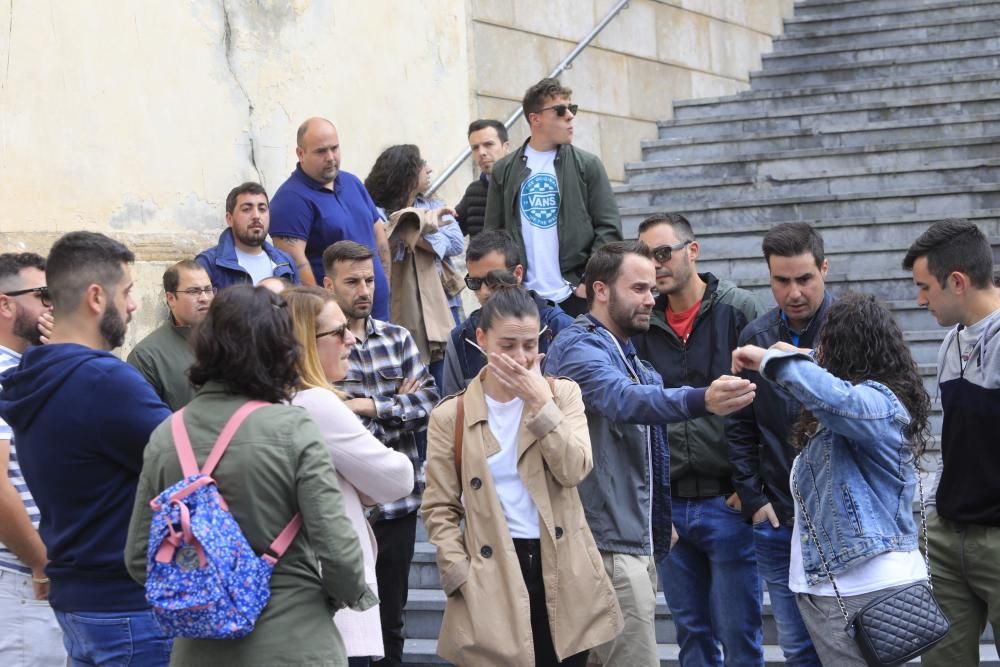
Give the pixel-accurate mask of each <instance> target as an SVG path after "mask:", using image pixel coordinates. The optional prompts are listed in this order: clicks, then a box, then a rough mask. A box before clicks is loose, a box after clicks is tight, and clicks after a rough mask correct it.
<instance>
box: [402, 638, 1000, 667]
mask: <svg viewBox="0 0 1000 667" xmlns="http://www.w3.org/2000/svg"><path fill="white" fill-rule="evenodd" d="M436 647H437V640H436V639H407V640H406V647H405V653H404V656H403V664H404V665H406V666H407V667H441V666H442V665H449V664H450V663H447V662H445V661H444V660H442V659H441V658H439V657H438V656H437V654H436ZM659 653H660V666H661V667H680V661H679V655H680V649H679V648H678V646H677V645H676V644H660V645H659ZM979 654H980V663H979V664H980V665H982V666H983V667H996V666H997V665H1000V659H998V658H997V651H996V648H995V647H994V646H993V645H992V644H980V647H979ZM784 664H785V659H784V656H783V655H782V653H781V649H780V648H779V647H778V646H775V645H771V644H769V645H766V646H764V667H781V666H783V665H784ZM907 664H915V665H918V664H920V658H917V659H916V660H914V661H911V662H910V663H907Z"/></svg>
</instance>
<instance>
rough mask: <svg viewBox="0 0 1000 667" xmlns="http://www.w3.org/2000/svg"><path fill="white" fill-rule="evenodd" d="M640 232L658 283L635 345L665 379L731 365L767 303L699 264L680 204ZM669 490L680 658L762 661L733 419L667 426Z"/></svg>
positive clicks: (713, 373) (661, 565)
mask: <svg viewBox="0 0 1000 667" xmlns="http://www.w3.org/2000/svg"><path fill="white" fill-rule="evenodd" d="M639 240H640V241H642V242H643V243H645V244H646V245H647V246H649V247H650V248H651V249H652V254H653V264H654V266H655V267H656V288H657V289H658V290H659V291H660V295H659V296H658V297H657V298H656V302H655V303H654V304H653V312H652V317H651V318H650V327H649V329H648V330H647V331H646V332H645V333H641V334H639V335H637V336H636V337H635V338H634V339H633V340H634V341H635V348H636V350H637V351H638V353H639V357H640V358H641V359H645V360H646V361H648V362H650V363H651V364H652V365H653V368H655V369H656V372H658V373H659V374H660V375H661V376H662V377H663V385H664V386H665V387H684V386H690V387H701V386H704V385H707V384H709V383H710V382H711V381H712V380H714V379H715V378H717V377H719V376H720V375H725V374H726V373H728V372H729V367H730V363H731V356H732V355H731V353H732V351H733V349H735V348H736V346H737V341H738V340H739V336H740V332H741V331H743V329H744V328H745V327H746V326H747V324H748V323H750V322H752V321H753V320H754V319H756V318H757V317H758V316H760V315H761V314H763V312H764V310H763V308H762V307H761V305H760V303H759V302H758V301H757V299H756V298H755V297H754V296H753V295H752V294H751V293H750V292H748V291H746V290H743V289H740V288H738V287H737V286H736V285H735V284H733V283H732V282H730V281H728V280H721V279H719V278H717V277H715V276H714V275H713V274H711V273H698V269H697V260H698V255H699V251H700V246H699V244H698V241H697V239H695V236H694V231H693V230H692V229H691V223H690V222H688V220H687V218H685V217H684V216H683V215H680V214H677V213H658V214H655V215H651V216H650V217H648V218H646V219H645V220H643V221H642V223H641V224H640V225H639ZM667 433H668V438H667V442H668V444H669V449H670V492H671V504H672V507H673V518H674V527H675V529H676V530H677V535H678V541H677V544H676V545H674V548H673V549H671V551H670V554H669V555H668V556H667V557H666V558H664V559H662V560H660V562H658V563H657V564H656V566H657V572H658V573H659V577H660V581H661V582H662V584H663V592H664V595H665V596H666V599H667V604H668V605H669V607H670V612H671V614H672V616H673V618H674V625H675V626H676V627H677V643H678V644H679V645H680V664H681V665H684V666H685V667H688V666H692V665H697V666H699V667H700V666H702V665H704V666H708V665H722V664H723V663H722V661H721V659H720V655H719V644H721V645H722V649H723V652H724V653H725V656H726V663H725V664H727V665H763V664H764V655H763V650H762V647H761V644H762V643H763V627H762V623H761V602H762V600H761V584H760V578H759V576H758V575H757V558H756V554H755V551H754V540H753V528H752V527H751V526H750V524H749V523H747V522H745V521H744V520H743V517H742V516H741V514H740V498H739V496H738V495H736V488H735V487H734V486H733V481H732V476H733V467H732V465H731V464H730V462H729V444H728V442H727V440H726V428H725V420H724V419H723V418H722V417H720V416H718V415H708V416H702V417H697V418H694V419H687V420H685V421H681V422H677V423H673V424H669V425H668V426H667Z"/></svg>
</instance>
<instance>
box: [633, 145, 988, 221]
mask: <svg viewBox="0 0 1000 667" xmlns="http://www.w3.org/2000/svg"><path fill="white" fill-rule="evenodd" d="M803 169H805V166H803ZM965 184H969V185H973V184H1000V158H998V159H991V160H983V159H980V160H964V161H961V162H941V163H937V164H925V165H917V166H914V167H909V168H906V167H902V168H897V167H895V166H893V167H884V168H879V169H869V168H862V169H845V170H843V171H831V172H819V173H804V174H802V175H801V176H784V177H776V176H770V175H765V176H763V177H761V178H757V177H752V176H732V177H729V178H722V179H718V178H716V179H704V180H678V181H667V182H666V183H663V182H661V183H647V184H638V185H621V186H617V187H616V188H615V193H616V198H617V201H618V205H619V206H624V207H634V206H661V205H663V204H664V203H665V202H667V203H669V208H672V209H682V208H686V207H687V206H688V205H689V204H692V203H695V204H696V203H698V202H702V201H729V200H732V199H746V198H750V197H766V196H782V197H795V196H811V195H824V194H847V195H862V194H864V193H867V192H882V191H886V190H901V189H908V188H921V187H929V186H935V185H965Z"/></svg>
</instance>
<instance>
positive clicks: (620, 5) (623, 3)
mask: <svg viewBox="0 0 1000 667" xmlns="http://www.w3.org/2000/svg"><path fill="white" fill-rule="evenodd" d="M628 3H629V0H618V2H617V3H615V6H614V7H612V8H611V9H610V10H609V11H608V13H607V14H606V15H605V16H604V18H603V19H601V21H600V23H598V24H597V25H595V26H594V28H593V30H591V31H590V32H588V33H587V35H586V36H585V37H584V38H583V39H581V40H580V41H579V42H577V44H576V46H575V47H573V50H572V51H570V52H569V55H568V56H566V57H565V58H563V60H562V62H560V63H559V64H558V65H556V68H555V69H554V70H552V71H551V72H549V78H553V77H557V76H559V75H560V74H562V73H563V72H564V71H566V70H567V69H570V68H571V67H572V66H573V61H574V60H576V57H577V56H579V55H580V53H581V52H583V50H584V49H585V48H587V47H588V46H589V45H590V43H591V42H592V41H594V38H595V37H597V35H598V34H600V32H601V31H602V30H604V28H605V27H607V25H608V24H609V23H611V20H612V19H613V18H614V17H615V16H617V15H618V13H619V12H620V11H622V10H623V9H627V8H628ZM523 115H524V109H523V108H522V107H520V106H519V107H518V108H517V111H515V112H514V113H512V114H511V115H510V117H509V118H508V119H507V120H506V121H504V124H503V125H504V127H506V128H507V129H510V127H511V126H512V125H513V124H514V123H516V122H517V119H518V118H520V117H521V116H523ZM470 155H472V149H471V148H469V147H468V146H466V147H465V148H464V149H462V152H461V153H459V155H458V157H456V158H455V159H454V160H452V162H451V164H449V165H448V166H447V167H446V168H445V170H444V171H442V172H441V174H440V175H439V176H438V177H437V178H435V179H434V182H433V183H431V187H430V188H428V190H427V193H426V194H427V195H428V196H430V195H432V194H434V192H436V191H437V189H438V188H440V187H441V186H442V185H444V182H445V181H447V180H448V179H449V178H451V176H452V175H453V174H454V173H455V172H456V171H458V168H459V167H461V166H462V164H463V163H464V162H465V161H466V160H467V159H468V158H469V156H470Z"/></svg>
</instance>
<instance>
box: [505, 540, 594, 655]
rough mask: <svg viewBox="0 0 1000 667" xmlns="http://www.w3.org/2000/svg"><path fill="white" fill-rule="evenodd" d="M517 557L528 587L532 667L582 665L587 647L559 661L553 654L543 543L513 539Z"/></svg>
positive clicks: (554, 653)
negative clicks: (533, 650)
mask: <svg viewBox="0 0 1000 667" xmlns="http://www.w3.org/2000/svg"><path fill="white" fill-rule="evenodd" d="M514 549H515V550H516V551H517V559H518V561H520V563H521V575H522V576H523V577H524V585H525V586H526V587H527V588H528V601H529V603H530V605H531V636H532V639H533V640H534V644H535V667H550V665H569V666H570V667H585V665H586V664H587V654H588V653H589V651H584V652H582V653H577V654H576V655H571V656H569V657H567V658H566V659H565V660H563V661H562V662H559V660H558V659H557V658H556V650H555V648H554V647H553V646H552V629H551V628H550V627H549V612H548V610H547V609H546V606H545V583H544V581H543V579H542V547H541V544H540V543H539V541H538V540H518V539H515V540H514Z"/></svg>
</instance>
